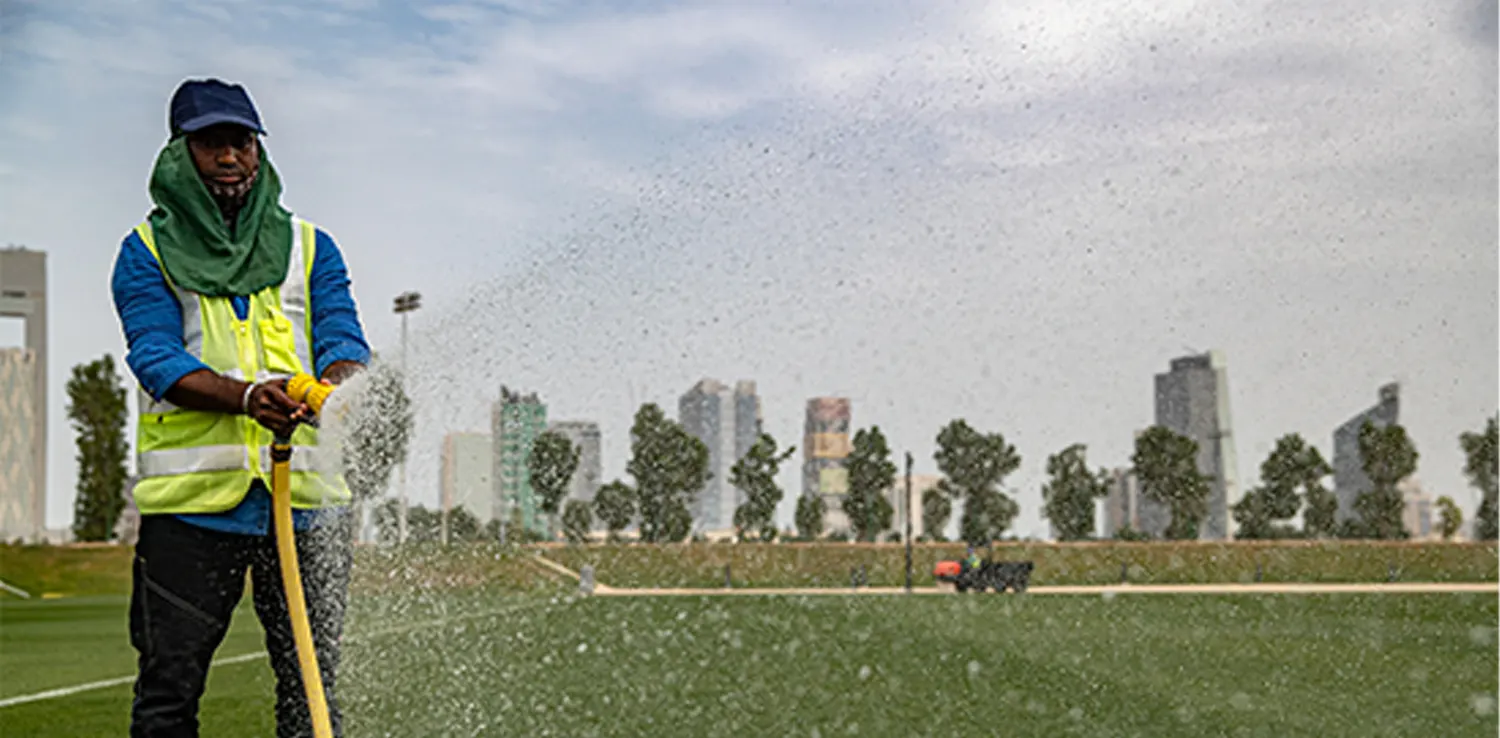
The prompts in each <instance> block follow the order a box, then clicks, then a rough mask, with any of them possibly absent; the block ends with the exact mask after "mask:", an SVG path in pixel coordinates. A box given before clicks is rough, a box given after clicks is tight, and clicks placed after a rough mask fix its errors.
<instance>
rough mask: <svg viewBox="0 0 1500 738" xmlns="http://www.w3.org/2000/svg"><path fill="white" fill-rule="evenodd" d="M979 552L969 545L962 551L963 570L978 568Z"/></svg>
mask: <svg viewBox="0 0 1500 738" xmlns="http://www.w3.org/2000/svg"><path fill="white" fill-rule="evenodd" d="M979 564H980V560H979V552H977V551H975V550H974V547H973V546H972V545H970V546H969V547H968V548H967V550H966V551H965V553H964V571H974V570H975V569H978V568H979Z"/></svg>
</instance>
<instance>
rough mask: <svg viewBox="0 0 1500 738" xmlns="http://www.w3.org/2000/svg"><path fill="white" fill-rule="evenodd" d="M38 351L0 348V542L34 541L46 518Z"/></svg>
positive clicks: (40, 531)
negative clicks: (41, 492)
mask: <svg viewBox="0 0 1500 738" xmlns="http://www.w3.org/2000/svg"><path fill="white" fill-rule="evenodd" d="M35 368H36V354H34V353H32V351H30V350H29V349H19V348H7V349H0V541H4V542H7V543H8V542H10V541H13V540H15V539H17V538H20V539H23V540H26V541H32V540H34V539H35V538H36V537H37V536H38V535H40V534H41V533H42V528H43V526H44V524H45V520H44V519H42V518H39V517H37V509H36V506H35V505H34V504H33V503H34V500H33V495H34V494H35V491H36V474H37V468H36V453H35V451H36V445H37V443H39V441H38V440H37V438H36V423H34V422H32V420H33V419H34V418H35V417H36V413H37V410H38V407H39V406H40V405H42V403H40V402H38V401H37V397H36V377H35Z"/></svg>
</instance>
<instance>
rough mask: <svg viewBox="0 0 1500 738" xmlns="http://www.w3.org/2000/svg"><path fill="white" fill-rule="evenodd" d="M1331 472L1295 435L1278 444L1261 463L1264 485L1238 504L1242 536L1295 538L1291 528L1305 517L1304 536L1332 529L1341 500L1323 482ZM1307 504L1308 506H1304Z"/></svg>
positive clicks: (1312, 447)
mask: <svg viewBox="0 0 1500 738" xmlns="http://www.w3.org/2000/svg"><path fill="white" fill-rule="evenodd" d="M1332 473H1333V469H1332V467H1330V466H1329V465H1328V462H1326V461H1324V460H1323V455H1322V454H1321V453H1319V452H1318V449H1317V447H1316V446H1313V445H1311V444H1309V443H1307V442H1306V441H1305V440H1303V438H1302V436H1301V435H1300V434H1297V433H1288V434H1287V435H1284V436H1282V437H1281V438H1279V439H1277V441H1276V448H1274V449H1272V450H1271V453H1270V454H1269V455H1267V456H1266V460H1265V461H1263V462H1261V465H1260V479H1261V486H1260V487H1259V488H1257V489H1255V490H1252V491H1251V492H1250V493H1249V494H1247V495H1245V499H1243V500H1241V501H1240V502H1239V503H1238V504H1236V505H1235V506H1234V516H1235V520H1236V521H1238V522H1239V524H1240V530H1239V533H1238V537H1239V538H1289V537H1293V536H1295V535H1296V531H1294V530H1293V529H1292V528H1291V526H1289V525H1288V524H1287V521H1288V520H1290V519H1291V518H1292V517H1293V516H1295V515H1296V514H1297V511H1298V509H1299V508H1303V509H1305V512H1304V513H1303V525H1304V533H1305V534H1306V535H1308V536H1312V537H1317V536H1321V535H1328V534H1330V533H1332V531H1333V514H1334V511H1335V509H1336V508H1337V506H1338V501H1337V498H1335V497H1334V496H1333V493H1331V492H1329V491H1328V489H1327V487H1326V486H1325V485H1324V480H1325V479H1326V478H1327V477H1328V475H1329V474H1332ZM1304 506H1305V507H1304Z"/></svg>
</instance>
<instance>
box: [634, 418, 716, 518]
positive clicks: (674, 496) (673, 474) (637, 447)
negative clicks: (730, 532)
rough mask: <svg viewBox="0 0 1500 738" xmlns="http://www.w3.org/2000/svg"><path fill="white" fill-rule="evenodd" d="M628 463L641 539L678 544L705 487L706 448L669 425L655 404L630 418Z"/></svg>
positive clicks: (686, 433)
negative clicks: (694, 499) (676, 542)
mask: <svg viewBox="0 0 1500 738" xmlns="http://www.w3.org/2000/svg"><path fill="white" fill-rule="evenodd" d="M630 452H631V455H630V461H629V463H627V464H626V467H625V470H626V472H628V473H629V474H630V476H631V477H633V478H634V479H635V492H636V495H635V496H636V504H637V507H638V511H639V513H640V516H641V540H642V541H643V542H646V543H659V542H665V541H680V540H682V539H684V538H686V537H687V535H688V533H689V532H690V531H692V528H693V516H692V513H691V512H689V510H690V509H691V505H692V502H693V498H694V497H695V496H696V495H697V494H698V491H699V490H701V489H702V488H703V485H704V484H706V483H707V482H708V479H709V471H708V447H707V446H705V445H703V442H702V441H700V440H698V439H697V438H695V437H693V436H692V434H690V433H688V432H687V431H685V430H683V429H682V426H681V425H678V424H677V423H675V422H673V421H671V420H669V419H668V418H667V416H666V414H665V413H663V412H662V411H661V408H660V407H658V406H657V405H656V404H655V403H646V404H644V405H642V406H641V408H640V410H638V411H637V412H636V414H635V423H634V424H633V425H632V426H631V428H630Z"/></svg>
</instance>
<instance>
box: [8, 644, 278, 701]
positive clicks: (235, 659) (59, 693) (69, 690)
mask: <svg viewBox="0 0 1500 738" xmlns="http://www.w3.org/2000/svg"><path fill="white" fill-rule="evenodd" d="M265 655H266V654H265V652H261V653H245V654H240V655H239V656H230V657H229V658H226V659H217V660H215V661H214V662H213V663H212V664H210V666H224V665H226V664H238V663H240V662H242V661H252V660H254V659H258V658H263V657H264V656H265ZM134 682H135V677H134V676H127V677H115V678H114V679H102V680H100V681H97V682H87V683H84V684H75V685H73V686H71V687H61V688H59V689H49V690H47V691H45V692H36V693H33V694H23V695H20V696H18V697H7V698H5V699H3V700H0V707H10V706H12V705H24V704H26V703H28V702H40V701H41V700H51V699H57V698H58V697H68V696H70V695H75V694H78V693H79V692H87V691H89V690H93V689H104V688H105V687H118V686H120V685H122V684H131V683H134Z"/></svg>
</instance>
